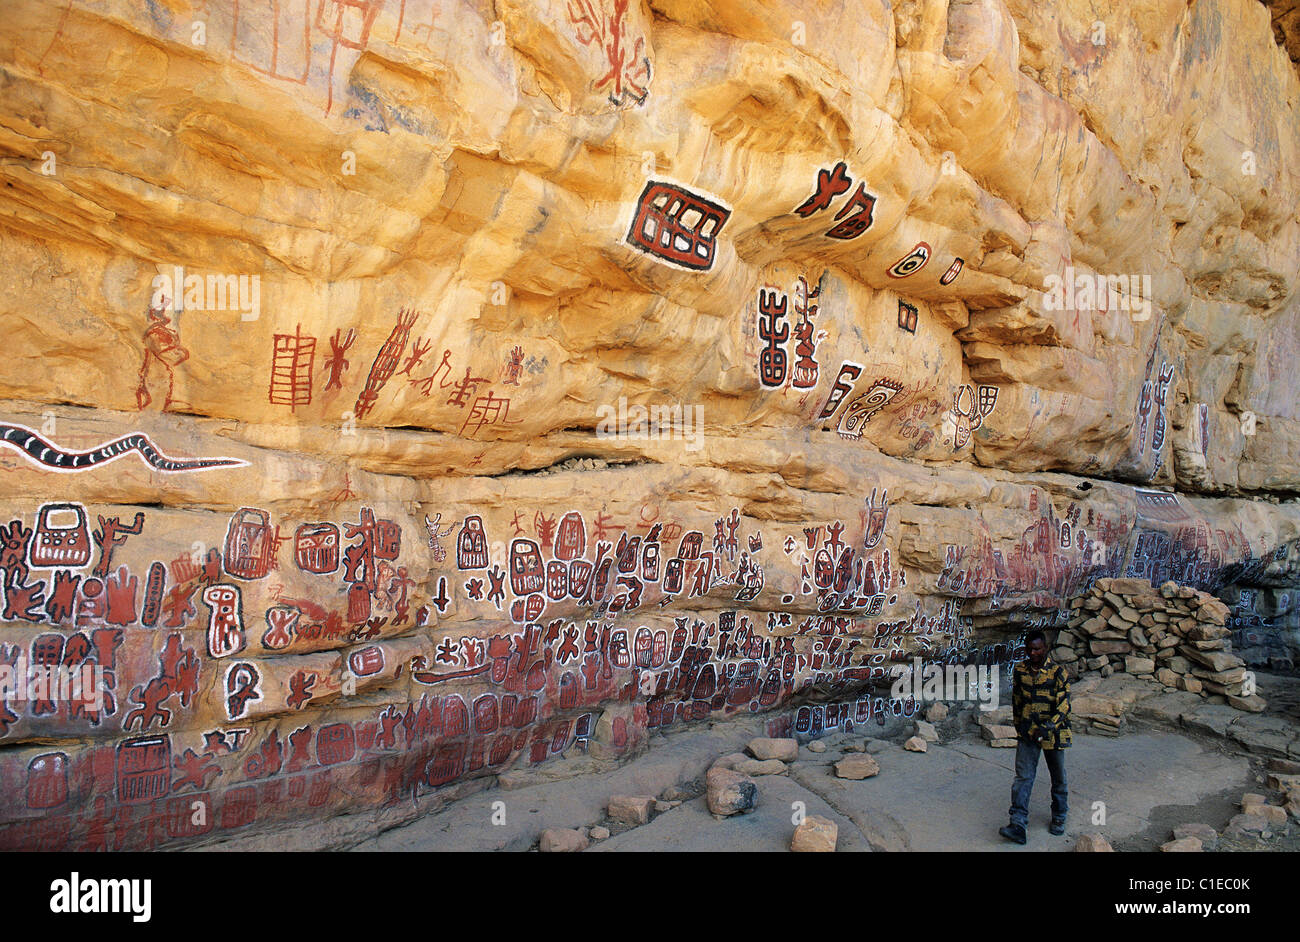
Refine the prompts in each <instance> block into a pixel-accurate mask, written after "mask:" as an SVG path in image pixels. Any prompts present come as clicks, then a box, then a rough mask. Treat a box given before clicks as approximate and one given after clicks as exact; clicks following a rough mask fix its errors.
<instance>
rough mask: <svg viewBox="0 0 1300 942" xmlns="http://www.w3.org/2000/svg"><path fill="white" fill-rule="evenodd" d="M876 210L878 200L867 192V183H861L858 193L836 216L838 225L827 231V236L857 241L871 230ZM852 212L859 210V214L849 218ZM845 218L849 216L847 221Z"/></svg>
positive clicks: (856, 213)
mask: <svg viewBox="0 0 1300 942" xmlns="http://www.w3.org/2000/svg"><path fill="white" fill-rule="evenodd" d="M875 208H876V198H875V197H874V196H872V195H871V194H870V193H868V192H867V186H866V184H865V183H859V184H858V189H857V191H856V192H855V193H854V194H853V196H851V197H850V198H849V201H848V202H847V203H845V204H844V205H843V206H842V207H841V208H840V211H839V212H838V213H836V214H835V219H836V221H837V225H834V226H831V228H829V229H827V230H826V235H827V236H829V237H830V238H832V239H856V238H857V237H858V236H860V235H862V233H864V232H866V231H867V230H868V229H870V228H871V224H872V223H873V222H875V219H874V218H873V215H872V214H873V212H874V211H875ZM850 210H857V212H855V213H854V214H853V215H852V216H849V211H850ZM845 216H848V218H847V219H845V218H844V217H845ZM839 220H843V222H839Z"/></svg>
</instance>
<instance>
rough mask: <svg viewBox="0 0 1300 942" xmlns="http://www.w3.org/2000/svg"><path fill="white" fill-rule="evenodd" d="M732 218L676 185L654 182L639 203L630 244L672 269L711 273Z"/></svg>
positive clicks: (725, 209)
mask: <svg viewBox="0 0 1300 942" xmlns="http://www.w3.org/2000/svg"><path fill="white" fill-rule="evenodd" d="M729 218H731V210H730V209H727V208H726V207H725V206H723V205H722V204H721V203H717V202H714V201H713V200H711V199H707V198H706V197H703V196H700V195H699V194H697V193H692V192H691V191H689V190H687V189H686V188H685V187H681V186H678V185H676V184H673V183H665V182H661V181H658V180H650V181H648V182H647V183H646V185H645V189H644V190H642V191H641V196H640V198H639V199H638V200H637V210H636V215H635V216H634V217H633V219H632V227H631V228H630V229H629V230H628V233H627V242H628V244H630V245H632V246H634V247H636V248H638V249H640V250H641V251H642V252H645V253H646V254H647V255H650V256H652V257H653V258H657V259H659V260H660V261H663V262H667V263H668V264H670V265H679V266H681V267H682V268H688V269H691V270H692V271H708V270H709V269H710V268H712V267H713V256H714V252H715V251H716V248H717V236H718V233H719V232H720V231H721V230H722V227H723V226H724V225H726V222H727V220H728V219H729Z"/></svg>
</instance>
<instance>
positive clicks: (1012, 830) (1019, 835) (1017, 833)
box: [998, 824, 1029, 844]
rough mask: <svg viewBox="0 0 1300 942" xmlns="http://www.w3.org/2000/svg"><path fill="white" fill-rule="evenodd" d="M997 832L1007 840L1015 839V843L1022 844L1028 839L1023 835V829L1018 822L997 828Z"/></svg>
mask: <svg viewBox="0 0 1300 942" xmlns="http://www.w3.org/2000/svg"><path fill="white" fill-rule="evenodd" d="M998 833H999V834H1001V835H1002V836H1003V837H1005V838H1006V839H1007V840H1009V841H1015V842H1016V843H1017V844H1023V843H1025V842H1026V841H1028V840H1029V838H1027V837H1026V836H1025V829H1024V828H1022V827H1021V826H1020V825H1018V824H1008V825H1007V826H1006V827H1004V828H998Z"/></svg>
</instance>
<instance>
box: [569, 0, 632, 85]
mask: <svg viewBox="0 0 1300 942" xmlns="http://www.w3.org/2000/svg"><path fill="white" fill-rule="evenodd" d="M628 4H629V0H614V12H613V13H612V14H609V15H606V14H605V12H604V11H603V10H598V9H597V8H596V4H595V3H593V2H592V0H570V2H569V22H571V23H573V25H574V26H576V27H577V38H578V42H580V43H582V44H583V45H584V46H591V45H593V44H594V45H595V46H596V47H597V48H598V49H600V51H601V53H603V54H604V56H605V61H606V63H607V64H608V66H609V70H608V71H607V72H606V73H605V74H604V75H602V76H601V77H600V78H598V79H596V81H595V82H593V83H592V90H593V91H598V92H599V91H602V90H604V89H605V88H607V87H608V89H609V93H608V94H609V100H610V101H611V102H613V103H614V104H615V105H622V104H625V103H626V102H628V101H629V100H631V101H634V102H636V103H637V104H638V105H640V104H644V103H645V100H646V96H647V95H648V94H649V90H648V86H649V84H650V59H649V58H648V57H647V56H646V55H645V51H644V50H645V37H644V36H638V37H636V39H635V41H631V37H629V36H628V35H627V22H626V20H625V17H626V16H627V8H628Z"/></svg>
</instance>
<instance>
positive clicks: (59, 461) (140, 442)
mask: <svg viewBox="0 0 1300 942" xmlns="http://www.w3.org/2000/svg"><path fill="white" fill-rule="evenodd" d="M0 445H8V446H10V447H11V448H15V449H17V450H18V451H20V452H22V454H23V456H24V457H26V458H27V460H28V461H30V462H31V463H32V464H34V465H37V466H39V467H41V468H43V469H45V470H47V471H60V472H64V473H73V472H77V471H89V470H90V469H91V468H95V467H100V466H102V465H106V464H109V463H111V462H113V461H116V460H117V459H118V458H121V457H122V456H123V455H128V454H133V453H134V454H138V455H139V456H140V460H142V461H143V462H144V463H145V464H147V465H148V466H149V467H150V468H152V469H153V470H155V471H161V472H163V473H166V474H179V473H182V472H186V471H208V470H211V469H213V468H233V467H242V466H244V465H246V464H247V463H248V462H246V461H241V460H239V459H238V458H171V457H169V456H167V455H166V454H164V453H163V452H161V451H159V450H158V448H157V447H156V446H155V445H154V443H153V442H152V441H151V440H150V438H149V436H148V435H146V434H144V433H143V432H132V433H131V434H129V435H123V436H122V437H121V438H117V439H114V440H113V441H111V442H106V443H105V444H103V445H100V446H99V447H98V448H93V449H91V450H90V451H68V450H67V449H64V448H61V447H60V446H59V445H57V444H55V443H54V442H52V441H50V440H49V439H46V438H44V437H43V436H42V435H40V434H39V433H38V432H37V431H36V430H35V429H32V428H28V427H27V426H26V425H18V424H16V423H11V422H0Z"/></svg>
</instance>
